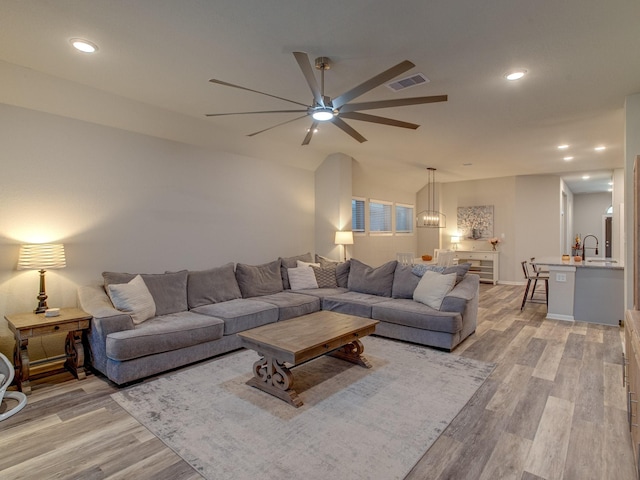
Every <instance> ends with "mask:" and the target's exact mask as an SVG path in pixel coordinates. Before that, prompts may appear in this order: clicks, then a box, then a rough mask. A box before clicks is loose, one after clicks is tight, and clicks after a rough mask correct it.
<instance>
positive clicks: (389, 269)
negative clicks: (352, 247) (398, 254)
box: [348, 258, 398, 297]
mask: <svg viewBox="0 0 640 480" xmlns="http://www.w3.org/2000/svg"><path fill="white" fill-rule="evenodd" d="M397 264H398V262H397V261H396V260H392V261H390V262H387V263H385V264H384V265H381V266H379V267H377V268H373V267H370V266H369V265H366V264H364V263H362V262H361V261H359V260H356V259H355V258H352V259H351V267H350V271H349V284H348V285H349V290H351V291H352V292H360V293H368V294H370V295H379V296H381V297H390V296H391V293H392V287H393V274H394V272H395V270H396V265H397Z"/></svg>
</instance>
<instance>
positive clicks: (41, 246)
mask: <svg viewBox="0 0 640 480" xmlns="http://www.w3.org/2000/svg"><path fill="white" fill-rule="evenodd" d="M66 266H67V263H66V260H65V256H64V245H63V244H61V243H58V244H50V243H37V244H27V245H22V246H21V247H20V255H19V257H18V270H39V271H40V294H39V295H38V297H37V298H38V307H37V308H36V309H35V310H34V311H33V312H34V313H44V312H45V310H46V309H47V308H48V307H47V293H46V291H45V287H44V274H45V272H46V271H47V270H52V269H55V268H64V267H66Z"/></svg>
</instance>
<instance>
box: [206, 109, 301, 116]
mask: <svg viewBox="0 0 640 480" xmlns="http://www.w3.org/2000/svg"><path fill="white" fill-rule="evenodd" d="M306 111H307V110H263V111H260V112H230V113H205V114H204V116H205V117H224V116H225V115H251V114H254V113H300V112H306Z"/></svg>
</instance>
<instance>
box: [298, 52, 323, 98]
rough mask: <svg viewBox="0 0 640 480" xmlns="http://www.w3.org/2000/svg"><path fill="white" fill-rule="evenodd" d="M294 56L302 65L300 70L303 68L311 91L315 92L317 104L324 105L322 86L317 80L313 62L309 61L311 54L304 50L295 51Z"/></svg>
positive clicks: (314, 96)
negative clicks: (312, 65)
mask: <svg viewBox="0 0 640 480" xmlns="http://www.w3.org/2000/svg"><path fill="white" fill-rule="evenodd" d="M293 56H294V57H296V61H297V62H298V65H299V66H300V70H302V74H303V75H304V78H305V79H306V80H307V84H308V85H309V88H310V89H311V93H313V100H314V101H315V102H316V104H317V105H322V106H323V107H324V100H323V98H322V93H321V92H320V87H318V81H317V80H316V76H315V75H314V74H313V69H312V68H311V62H310V61H309V56H308V55H307V54H306V53H304V52H293Z"/></svg>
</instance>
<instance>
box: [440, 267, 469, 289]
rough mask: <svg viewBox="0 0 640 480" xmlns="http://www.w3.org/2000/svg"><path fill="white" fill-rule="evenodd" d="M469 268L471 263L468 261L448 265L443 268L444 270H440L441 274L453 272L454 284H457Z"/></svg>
mask: <svg viewBox="0 0 640 480" xmlns="http://www.w3.org/2000/svg"><path fill="white" fill-rule="evenodd" d="M470 268H471V264H470V263H461V264H459V265H452V266H450V267H447V268H445V269H444V272H442V274H443V275H446V274H448V273H455V274H456V285H457V284H459V283H460V282H461V281H462V279H463V278H464V276H465V275H466V274H467V272H468V271H469V269H470Z"/></svg>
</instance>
